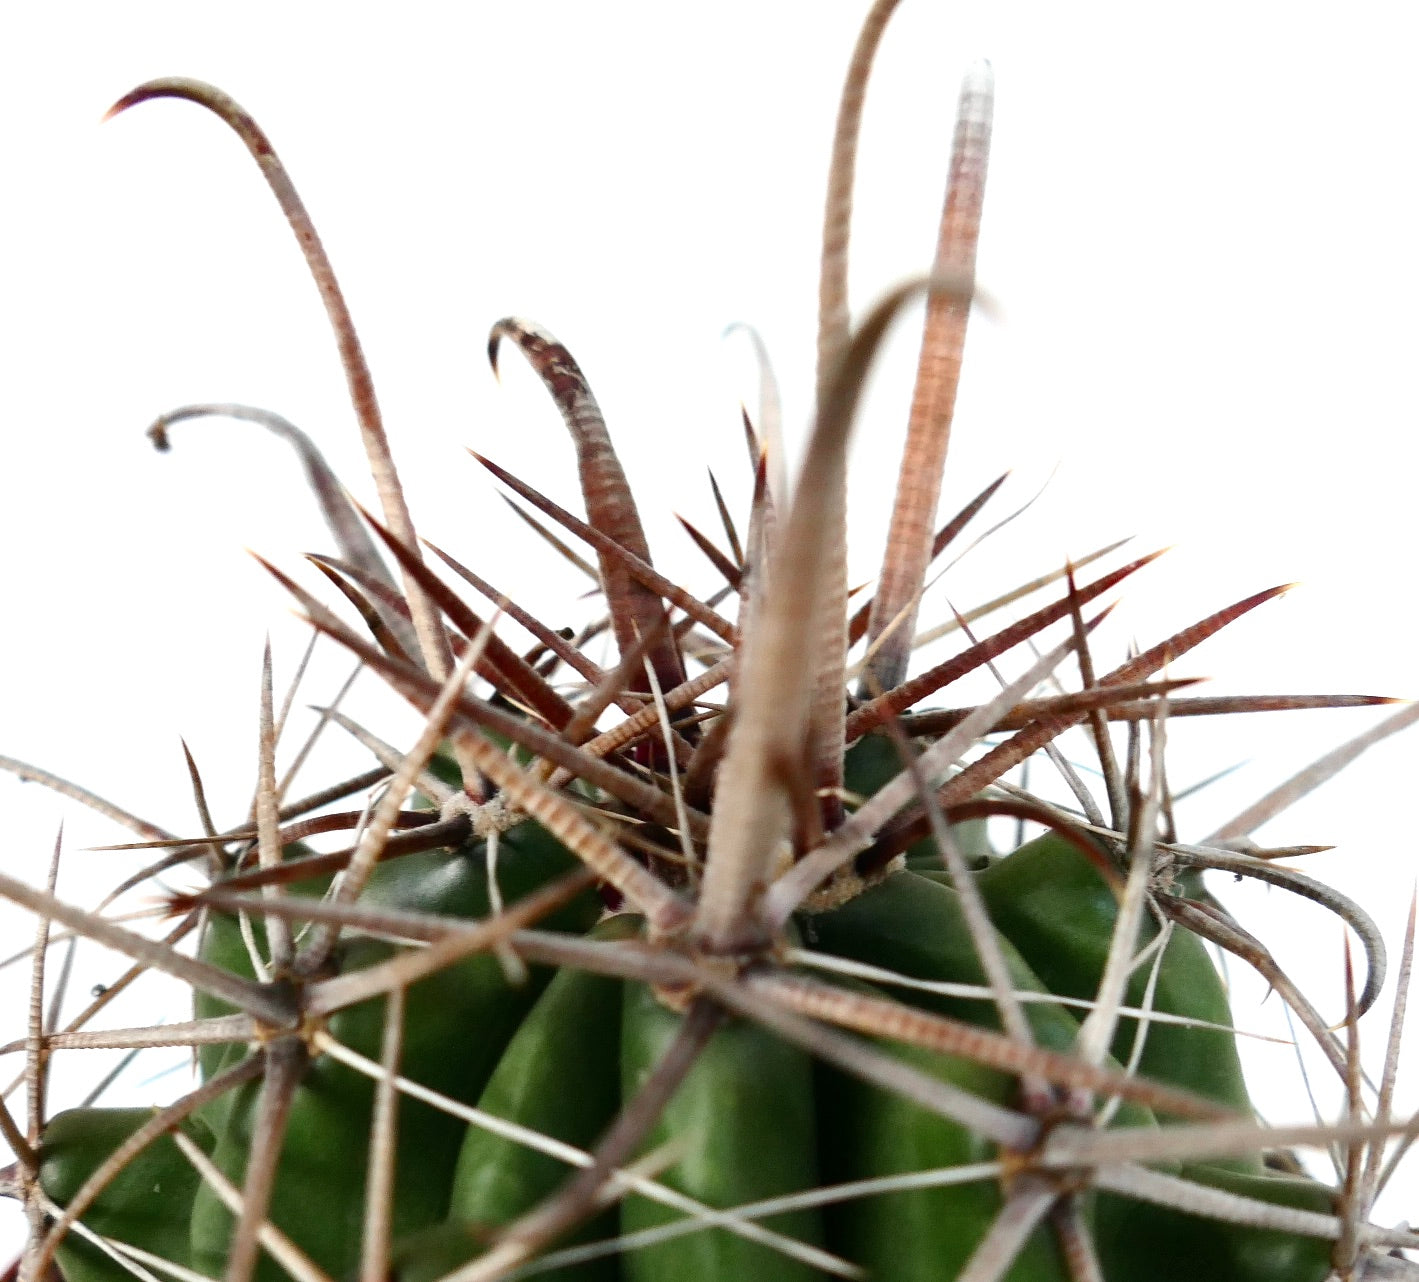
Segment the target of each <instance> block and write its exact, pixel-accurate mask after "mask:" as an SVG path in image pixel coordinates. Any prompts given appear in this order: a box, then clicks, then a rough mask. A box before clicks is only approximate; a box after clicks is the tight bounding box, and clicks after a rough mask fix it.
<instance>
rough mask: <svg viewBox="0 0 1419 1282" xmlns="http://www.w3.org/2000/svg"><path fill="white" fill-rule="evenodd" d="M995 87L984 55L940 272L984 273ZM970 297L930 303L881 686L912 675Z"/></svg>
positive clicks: (899, 506) (875, 612)
mask: <svg viewBox="0 0 1419 1282" xmlns="http://www.w3.org/2000/svg"><path fill="white" fill-rule="evenodd" d="M994 97H995V88H994V83H993V80H992V77H991V72H990V67H989V65H988V64H986V63H978V64H977V65H976V66H975V67H973V68H972V69H971V70H970V72H969V73H967V75H966V79H965V81H964V82H963V83H962V85H961V95H960V100H959V104H958V106H957V109H956V137H955V143H954V145H953V146H952V150H951V170H950V179H949V180H948V182H947V186H946V204H945V208H944V209H943V210H942V211H941V228H940V233H939V239H938V241H937V246H936V261H935V262H934V263H933V264H932V271H933V272H934V273H936V274H939V275H944V274H946V273H948V272H959V273H960V274H961V275H963V276H965V277H967V278H971V277H973V276H974V275H975V265H976V242H977V241H978V240H979V239H980V220H981V205H982V202H983V201H984V198H985V173H986V165H987V161H988V158H989V155H990V131H991V117H992V113H993V110H994ZM969 319H970V304H969V303H968V302H962V301H960V300H959V299H956V298H950V297H946V296H938V297H936V298H933V299H932V300H931V301H930V302H929V303H928V304H927V310H926V328H925V332H924V333H923V335H922V340H921V355H920V358H919V361H918V365H917V376H916V390H915V391H914V393H913V395H912V407H911V418H910V420H909V421H908V425H907V443H906V448H905V450H904V451H903V453H902V466H901V472H900V474H899V477H898V481H897V497H896V501H895V503H894V504H893V505H892V523H891V529H890V531H889V533H888V535H887V547H886V551H885V553H884V554H883V559H882V572H881V575H880V577H879V582H878V586H877V595H876V596H875V597H874V599H873V602H872V616H871V619H870V621H869V623H868V630H867V636H868V642H869V644H871V643H873V642H876V641H878V640H879V638H882V636H883V634H884V632H885V631H886V630H887V628H888V627H891V629H892V635H891V636H890V637H887V638H886V639H885V642H884V644H882V645H880V646H879V647H878V649H877V653H876V655H875V656H874V657H873V659H872V662H871V665H870V667H869V671H870V673H871V675H872V679H873V682H874V684H875V686H876V688H878V689H882V690H890V689H892V687H893V686H896V685H898V684H899V683H900V682H901V680H902V678H903V677H904V676H906V671H907V663H908V661H909V660H910V658H911V639H912V631H913V629H914V628H915V626H916V612H917V605H918V602H919V600H920V592H921V585H922V582H923V580H924V579H925V577H926V569H927V566H928V564H929V563H930V561H931V543H932V538H931V534H932V527H933V525H934V523H935V520H936V504H937V502H938V500H939V499H940V496H941V479H942V470H943V467H944V465H945V462H946V448H947V443H948V442H949V440H950V436H951V418H952V415H953V414H954V412H955V408H956V389H957V386H958V385H959V383H960V380H961V355H962V353H963V351H964V350H965V343H966V323H967V321H968V320H969Z"/></svg>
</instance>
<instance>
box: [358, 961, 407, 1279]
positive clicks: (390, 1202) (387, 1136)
mask: <svg viewBox="0 0 1419 1282" xmlns="http://www.w3.org/2000/svg"><path fill="white" fill-rule="evenodd" d="M404 993H405V990H404V989H402V988H396V989H394V990H393V991H392V992H391V993H390V994H389V1000H388V1002H386V1003H385V1007H384V1039H383V1044H382V1046H381V1047H380V1056H379V1066H380V1069H381V1070H382V1072H381V1074H380V1078H379V1081H378V1082H376V1083H375V1097H374V1113H373V1116H372V1118H371V1123H370V1156H369V1166H368V1170H369V1175H368V1177H367V1183H366V1184H365V1225H364V1233H363V1235H362V1237H361V1240H360V1282H385V1279H386V1278H387V1277H388V1275H389V1244H390V1237H391V1229H392V1223H391V1221H392V1217H393V1213H394V1181H395V1178H396V1176H397V1171H396V1170H395V1155H396V1151H397V1150H396V1144H397V1141H398V1134H399V1092H398V1090H397V1088H396V1086H395V1080H394V1079H395V1075H396V1074H397V1073H398V1072H399V1056H400V1054H401V1053H402V1051H403V1046H404Z"/></svg>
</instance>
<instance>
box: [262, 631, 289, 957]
mask: <svg viewBox="0 0 1419 1282" xmlns="http://www.w3.org/2000/svg"><path fill="white" fill-rule="evenodd" d="M257 756H258V779H257V785H256V800H255V809H256V830H257V834H258V838H257V839H258V849H259V855H260V861H261V867H262V868H274V867H276V866H277V865H278V864H279V863H280V862H281V846H280V843H279V841H278V839H277V827H278V823H279V821H278V819H277V817H276V726H275V721H274V718H273V716H272V699H271V639H270V638H269V637H268V638H267V639H266V645H265V647H264V648H263V649H262V652H261V735H260V751H259V752H258V754H257ZM263 894H265V895H266V897H267V898H270V899H279V898H280V897H281V887H280V886H268V887H266V889H265V890H264V891H263ZM266 939H267V944H268V946H269V948H270V950H271V965H272V966H273V967H274V968H275V969H276V971H277V972H283V971H285V970H286V968H287V967H288V966H290V964H291V956H292V951H291V935H290V932H289V931H288V930H287V929H286V923H285V922H283V921H279V920H278V921H275V922H273V923H272V925H271V929H270V932H269V933H268V934H267V937H266Z"/></svg>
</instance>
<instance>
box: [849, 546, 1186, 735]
mask: <svg viewBox="0 0 1419 1282" xmlns="http://www.w3.org/2000/svg"><path fill="white" fill-rule="evenodd" d="M1161 555H1162V554H1161V553H1159V552H1154V553H1153V554H1152V555H1150V556H1144V557H1139V558H1138V559H1137V560H1136V561H1131V562H1129V564H1127V565H1125V566H1121V567H1120V568H1119V569H1117V570H1113V571H1111V572H1110V573H1108V574H1106V575H1104V576H1103V577H1102V578H1099V579H1096V580H1095V581H1094V582H1093V583H1090V584H1088V585H1087V586H1086V587H1084V588H1082V589H1080V591H1079V594H1078V598H1077V599H1078V601H1079V602H1080V603H1085V602H1089V601H1092V600H1094V599H1095V598H1096V597H1098V596H1101V595H1102V594H1103V593H1105V592H1107V591H1108V590H1109V589H1110V588H1112V587H1115V586H1117V585H1118V584H1119V583H1122V582H1123V580H1124V579H1126V578H1128V577H1129V576H1130V575H1132V574H1135V573H1137V572H1138V571H1139V570H1141V569H1143V567H1144V566H1146V565H1148V564H1149V563H1151V562H1152V561H1154V560H1156V559H1157V558H1158V557H1159V556H1161ZM1071 605H1072V602H1071V599H1070V598H1069V597H1061V598H1060V599H1059V600H1058V601H1053V602H1051V603H1050V604H1049V605H1047V606H1043V607H1041V608H1040V609H1038V610H1036V611H1034V612H1033V613H1032V614H1028V615H1026V616H1025V617H1024V618H1023V619H1020V620H1018V621H1017V622H1015V623H1012V624H1010V625H1009V626H1008V627H1005V628H1002V629H1001V630H1000V631H999V632H996V633H994V634H993V635H992V636H989V637H986V638H985V639H984V640H981V641H977V642H974V643H973V644H972V645H971V646H970V648H969V649H967V650H964V651H962V652H961V653H960V654H958V655H953V656H952V657H951V658H950V659H946V660H944V661H943V662H941V663H938V664H936V665H935V666H934V667H932V668H930V669H929V670H927V671H926V672H923V673H922V674H921V675H920V676H917V677H913V678H912V679H911V680H910V681H907V682H904V683H902V684H900V685H898V686H897V687H896V688H895V689H891V690H886V691H883V692H881V693H879V692H877V691H875V690H869V691H867V692H866V697H867V698H868V701H867V702H866V703H864V704H863V705H862V706H861V707H858V708H855V709H854V710H853V711H852V713H851V714H849V716H848V719H847V730H846V734H847V739H848V742H852V741H853V740H854V739H856V738H858V737H859V736H860V735H863V734H865V733H866V732H867V731H868V730H870V729H871V728H872V727H873V726H874V725H878V724H880V723H882V722H883V721H886V720H887V719H888V718H890V717H892V716H894V715H896V714H897V713H900V712H905V711H906V710H907V709H908V708H910V707H912V706H913V705H914V704H917V703H920V702H921V700H923V699H925V698H927V697H928V696H929V695H932V694H935V693H936V691H938V690H941V689H943V688H944V687H946V686H948V685H950V684H951V683H952V682H953V681H959V680H960V679H961V678H962V677H964V676H967V675H968V674H969V673H971V672H973V671H975V669H976V668H978V667H980V666H981V665H982V664H983V663H986V662H987V661H988V660H990V659H993V658H995V657H996V656H997V655H1000V654H1004V653H1005V652H1006V651H1007V650H1010V649H1011V648H1012V647H1014V646H1016V645H1019V644H1020V643H1021V642H1023V641H1025V640H1027V639H1028V638H1030V637H1032V636H1034V635H1035V634H1036V633H1038V632H1040V631H1042V630H1043V629H1045V628H1047V627H1048V626H1049V625H1050V624H1051V623H1055V622H1057V621H1058V620H1060V619H1062V618H1065V617H1066V616H1067V615H1068V614H1069V612H1070V609H1071ZM968 623H969V619H968V618H967V617H965V616H959V624H960V626H961V627H965V626H966V625H967V624H968Z"/></svg>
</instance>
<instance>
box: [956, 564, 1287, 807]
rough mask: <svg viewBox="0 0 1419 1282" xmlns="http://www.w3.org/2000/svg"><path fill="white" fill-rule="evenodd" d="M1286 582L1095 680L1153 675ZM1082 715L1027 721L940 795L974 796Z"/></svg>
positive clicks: (1121, 680) (1120, 680)
mask: <svg viewBox="0 0 1419 1282" xmlns="http://www.w3.org/2000/svg"><path fill="white" fill-rule="evenodd" d="M1289 586H1290V585H1289V584H1288V585H1284V586H1282V587H1276V588H1268V589H1267V590H1265V591H1263V592H1256V593H1253V594H1252V595H1251V596H1249V597H1246V598H1244V599H1243V600H1241V601H1238V602H1236V603H1235V604H1234V605H1229V606H1227V607H1226V608H1225V609H1222V610H1218V611H1217V612H1216V613H1215V614H1210V615H1208V616H1207V618H1205V619H1202V620H1200V621H1199V622H1197V623H1195V624H1193V625H1192V626H1191V627H1188V628H1184V629H1183V630H1182V631H1181V632H1178V633H1175V634H1174V635H1173V636H1171V637H1169V638H1168V639H1167V640H1166V641H1162V642H1159V644H1157V645H1155V646H1153V647H1151V648H1150V649H1148V650H1145V651H1144V652H1143V653H1142V654H1140V655H1138V656H1137V657H1135V658H1133V659H1130V660H1129V661H1128V662H1126V663H1124V664H1122V665H1120V666H1119V667H1117V668H1115V669H1114V670H1113V671H1112V672H1110V673H1109V674H1108V675H1107V676H1104V677H1101V678H1100V679H1099V684H1100V685H1104V686H1106V685H1121V684H1123V683H1124V682H1129V681H1137V680H1139V679H1141V678H1143V677H1147V676H1151V675H1152V674H1153V673H1154V672H1156V671H1158V669H1159V668H1161V667H1162V666H1163V664H1164V663H1166V662H1167V661H1168V660H1169V659H1176V658H1177V657H1179V656H1180V655H1182V654H1185V653H1186V652H1187V651H1188V650H1191V649H1192V648H1193V647H1194V646H1197V645H1200V644H1201V643H1202V642H1203V641H1205V640H1206V639H1207V638H1208V637H1210V636H1212V635H1213V633H1215V632H1218V631H1220V630H1221V629H1222V628H1224V627H1226V626H1227V624H1229V623H1232V622H1234V621H1235V620H1236V619H1239V618H1240V617H1241V616H1242V615H1243V614H1245V613H1247V612H1248V611H1249V610H1254V609H1255V608H1256V607H1257V606H1259V605H1261V604H1263V603H1264V602H1266V601H1270V600H1272V599H1273V598H1275V597H1277V596H1280V595H1281V594H1282V593H1283V592H1285V591H1286V589H1287V587H1289ZM1085 715H1086V714H1085V713H1082V712H1081V713H1075V714H1072V715H1070V716H1062V717H1050V718H1048V719H1046V720H1044V721H1040V722H1037V723H1036V724H1035V725H1033V726H1028V727H1026V728H1025V729H1024V730H1021V731H1020V732H1019V733H1018V734H1016V735H1015V736H1013V737H1012V738H1010V739H1007V740H1006V741H1005V742H1004V743H1002V744H1000V745H998V746H997V747H995V748H992V749H991V750H990V751H989V752H988V753H986V754H985V755H984V756H983V757H981V758H979V759H978V760H976V761H973V762H972V763H971V764H970V765H969V766H967V767H966V769H964V770H963V771H961V773H960V774H958V775H956V776H955V777H954V778H953V779H952V780H951V782H950V783H949V784H947V785H946V787H945V788H943V789H942V800H943V801H944V802H945V803H946V804H947V805H950V804H951V803H953V802H956V801H964V800H965V799H966V798H967V797H972V796H974V795H975V794H976V793H977V792H979V791H980V790H981V789H982V788H984V787H985V786H986V785H987V784H990V783H993V782H994V781H995V780H997V779H999V778H1000V776H1001V775H1003V774H1005V772H1006V771H1007V770H1010V769H1012V768H1013V767H1015V766H1017V765H1019V763H1020V762H1022V761H1023V760H1024V759H1025V758H1026V757H1028V756H1030V755H1031V754H1032V753H1033V752H1034V751H1035V750H1036V749H1037V748H1039V747H1040V746H1041V745H1042V744H1045V743H1048V742H1050V741H1051V740H1052V739H1056V738H1058V737H1059V735H1061V734H1063V733H1064V731H1065V730H1067V729H1069V727H1070V726H1074V725H1077V724H1078V723H1079V722H1080V721H1082V720H1083V719H1084V717H1085Z"/></svg>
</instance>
